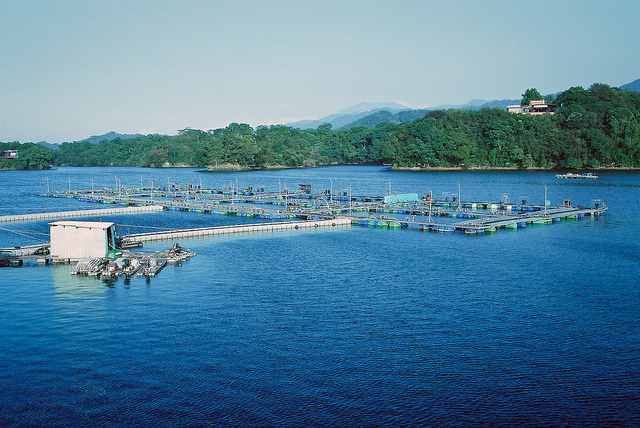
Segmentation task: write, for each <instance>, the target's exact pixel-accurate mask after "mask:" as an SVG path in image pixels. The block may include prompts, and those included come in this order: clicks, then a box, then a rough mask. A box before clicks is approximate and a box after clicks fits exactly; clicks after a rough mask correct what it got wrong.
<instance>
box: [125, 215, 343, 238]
mask: <svg viewBox="0 0 640 428" xmlns="http://www.w3.org/2000/svg"><path fill="white" fill-rule="evenodd" d="M350 225H351V219H350V218H343V217H340V218H334V219H330V220H313V221H287V222H274V223H257V224H242V225H235V226H216V227H201V228H196V229H181V230H167V231H163V232H148V233H136V234H131V235H127V236H126V237H124V238H126V239H127V240H135V241H140V242H150V241H161V240H178V239H184V238H200V237H206V236H216V235H230V234H241V233H256V232H277V231H282V230H301V229H315V228H320V227H324V228H326V227H337V226H350Z"/></svg>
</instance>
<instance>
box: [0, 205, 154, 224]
mask: <svg viewBox="0 0 640 428" xmlns="http://www.w3.org/2000/svg"><path fill="white" fill-rule="evenodd" d="M163 209H164V208H163V207H162V206H160V205H149V206H141V207H122V208H104V209H96V210H74V211H57V212H44V213H34V214H16V215H3V216H0V223H9V222H17V221H32V220H46V219H53V218H73V217H76V218H77V217H96V216H102V215H114V214H137V213H147V212H154V211H162V210H163Z"/></svg>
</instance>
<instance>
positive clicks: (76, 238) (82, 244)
mask: <svg viewBox="0 0 640 428" xmlns="http://www.w3.org/2000/svg"><path fill="white" fill-rule="evenodd" d="M49 233H50V238H51V248H50V252H51V258H52V259H68V260H80V259H81V258H83V257H105V256H106V255H107V253H108V252H109V250H113V249H115V248H116V231H115V225H114V223H107V222H97V221H57V222H54V223H49Z"/></svg>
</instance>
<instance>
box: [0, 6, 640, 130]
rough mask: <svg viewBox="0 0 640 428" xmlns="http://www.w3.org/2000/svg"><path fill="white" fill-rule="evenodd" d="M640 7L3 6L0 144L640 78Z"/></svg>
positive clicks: (308, 115)
mask: <svg viewBox="0 0 640 428" xmlns="http://www.w3.org/2000/svg"><path fill="white" fill-rule="evenodd" d="M639 22H640V1H637V0H615V1H588V0H586V1H585V0H580V1H578V0H576V1H563V0H549V1H547V0H535V1H516V0H512V1H493V0H486V1H480V0H478V1H465V0H456V1H446V0H439V1H431V0H423V1H403V0H397V1H392V0H385V1H378V0H363V1H350V0H338V1H323V0H315V1H302V0H299V1H293V0H290V1H283V0H282V1H269V0H229V1H215V0H211V1H191V0H180V1H178V0H176V1H160V0H158V1H155V0H147V1H142V0H140V1H136V0H124V1H119V0H108V1H102V0H86V1H76V0H68V1H59V0H38V1H29V0H26V1H23V0H20V1H17V0H15V1H14V0H0V141H4V142H7V141H16V140H17V141H20V142H28V141H34V142H36V141H41V140H46V141H49V142H63V141H75V140H80V139H83V138H86V137H89V136H91V135H97V134H102V133H105V132H108V131H112V130H113V131H116V132H120V133H145V134H146V133H155V132H157V133H161V134H176V133H177V130H178V129H182V128H185V127H191V128H197V129H203V130H208V129H213V128H219V127H224V126H226V125H228V124H229V123H231V122H242V123H249V124H251V125H252V126H257V125H261V124H274V123H286V122H290V121H294V120H299V119H319V118H321V117H323V116H326V115H329V114H332V113H335V112H337V111H340V110H342V109H345V108H347V107H349V106H351V105H354V104H358V103H360V102H386V101H395V102H399V103H403V104H406V105H408V106H411V107H430V106H435V105H439V104H463V103H466V102H468V101H469V100H471V99H472V98H481V99H487V100H492V99H504V98H519V97H520V94H522V93H523V92H524V90H525V89H527V88H530V87H535V88H538V90H539V91H540V92H541V93H542V94H548V93H553V92H557V91H561V90H565V89H567V88H569V87H571V86H579V85H580V86H583V87H585V88H587V87H589V86H590V85H591V84H592V83H606V84H609V85H612V86H619V85H622V84H625V83H629V82H631V81H633V80H635V79H638V78H640V26H639Z"/></svg>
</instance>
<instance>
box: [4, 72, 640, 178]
mask: <svg viewBox="0 0 640 428" xmlns="http://www.w3.org/2000/svg"><path fill="white" fill-rule="evenodd" d="M525 98H528V99H536V98H538V99H541V98H542V97H541V96H540V94H539V92H538V91H537V90H536V89H535V88H532V89H527V90H526V91H525V93H524V94H523V101H524V99H525ZM554 101H555V103H556V104H557V105H558V109H557V111H556V114H555V115H529V114H512V113H509V112H507V111H505V110H502V109H488V108H485V109H481V110H477V111H463V110H444V111H443V110H439V111H430V112H427V113H426V114H425V115H424V117H421V118H418V119H416V120H413V121H410V122H404V123H402V124H398V123H390V122H385V123H379V124H378V125H376V126H375V127H373V128H370V127H366V126H362V125H358V126H353V127H351V128H348V129H340V130H333V129H332V128H331V125H329V124H325V125H321V126H319V127H318V128H317V129H314V130H300V129H296V128H291V127H288V126H283V125H272V126H259V127H257V128H256V129H253V128H252V127H251V126H249V125H247V124H240V123H232V124H230V125H229V126H227V127H226V128H221V129H215V130H210V131H207V132H204V131H200V130H196V129H184V130H182V131H180V133H179V134H178V135H175V136H162V135H147V136H144V137H139V138H133V139H126V140H120V139H116V140H113V141H109V142H107V141H103V142H101V143H99V144H90V143H88V142H78V143H64V144H62V145H61V146H60V150H59V151H57V152H53V151H51V150H50V149H48V148H45V147H42V146H39V145H35V144H30V143H29V144H19V143H4V144H2V143H0V148H1V149H2V150H9V149H18V150H19V151H20V156H19V159H13V160H5V159H0V168H5V169H6V168H24V169H34V168H47V167H49V165H51V164H58V165H124V166H127V165H140V166H153V167H160V166H199V167H210V168H219V169H220V168H222V169H226V168H238V167H239V168H264V167H312V166H318V165H331V164H364V163H379V164H393V165H395V166H396V167H462V166H466V167H488V168H491V167H517V168H531V167H542V168H550V167H560V168H601V167H640V93H638V92H632V91H626V90H620V89H618V88H612V87H610V86H608V85H603V84H594V85H592V86H591V87H590V88H589V89H584V88H582V87H573V88H570V89H568V90H566V91H564V92H562V93H560V94H558V96H557V97H556V98H555V100H554Z"/></svg>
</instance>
